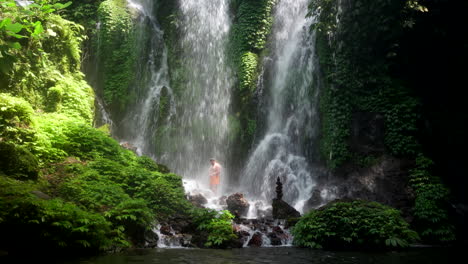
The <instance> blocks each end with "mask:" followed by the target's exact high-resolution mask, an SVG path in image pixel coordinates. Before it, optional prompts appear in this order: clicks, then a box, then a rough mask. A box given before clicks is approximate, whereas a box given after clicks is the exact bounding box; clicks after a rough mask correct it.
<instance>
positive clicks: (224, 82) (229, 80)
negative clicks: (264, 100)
mask: <svg viewBox="0 0 468 264" xmlns="http://www.w3.org/2000/svg"><path fill="white" fill-rule="evenodd" d="M228 3H229V1H228V0H210V1H199V0H180V9H181V12H182V18H183V20H182V22H181V28H180V29H181V32H182V34H181V40H180V41H181V47H182V54H181V56H182V58H183V67H185V69H187V71H186V74H187V76H186V77H187V82H186V87H184V88H183V91H181V92H180V96H179V97H178V98H177V102H176V105H177V106H176V108H177V111H178V112H177V120H176V121H175V131H174V129H173V131H174V132H173V134H171V136H170V137H171V138H172V139H174V138H175V139H177V140H171V139H168V140H163V141H162V142H161V146H158V147H160V148H161V149H162V155H161V157H162V160H161V162H163V163H164V164H168V165H169V167H170V168H172V169H173V170H174V171H175V172H177V173H179V174H181V175H183V176H184V178H185V179H187V178H190V179H193V180H195V181H196V182H197V183H198V186H199V187H206V185H207V181H208V177H207V176H208V175H207V172H208V167H209V166H210V164H209V159H210V158H211V157H214V158H216V159H217V160H219V161H220V163H221V165H223V164H224V162H225V161H226V159H225V158H226V157H225V155H226V152H227V149H226V146H227V144H226V139H227V132H228V129H227V128H228V108H229V104H230V100H231V99H230V98H231V96H230V94H231V92H230V90H231V88H232V85H233V77H232V71H231V69H229V68H228V66H227V58H226V46H227V40H228V33H229V28H230V24H231V21H230V19H229V13H228ZM227 177H228V176H227V175H223V178H222V179H221V187H222V186H223V182H226V178H227Z"/></svg>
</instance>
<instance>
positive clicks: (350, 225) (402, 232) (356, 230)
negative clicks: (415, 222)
mask: <svg viewBox="0 0 468 264" xmlns="http://www.w3.org/2000/svg"><path fill="white" fill-rule="evenodd" d="M292 233H293V235H294V244H296V245H298V246H303V247H311V248H326V249H354V248H360V249H376V248H377V249H378V248H385V247H390V248H396V247H407V246H408V245H409V243H410V242H412V241H414V240H415V239H417V238H418V235H417V233H416V232H414V231H412V230H410V229H409V224H408V223H406V222H405V221H404V220H403V218H402V217H401V216H400V212H399V211H398V210H396V209H393V208H390V207H388V206H384V205H381V204H379V203H376V202H365V201H353V202H333V203H331V204H329V205H327V206H325V207H323V208H321V209H318V210H313V211H311V212H309V213H308V214H306V215H304V216H303V217H302V218H301V219H300V220H299V222H298V223H297V224H296V225H295V226H294V228H293V230H292Z"/></svg>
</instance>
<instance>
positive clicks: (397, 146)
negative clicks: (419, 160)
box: [310, 0, 419, 168]
mask: <svg viewBox="0 0 468 264" xmlns="http://www.w3.org/2000/svg"><path fill="white" fill-rule="evenodd" d="M340 8H341V9H342V12H340V13H339V14H338V9H339V7H338V2H337V1H322V0H316V1H312V3H311V5H310V12H311V13H310V15H314V16H316V17H317V18H318V22H317V23H316V24H314V25H313V28H314V29H316V30H317V49H318V53H319V54H320V56H319V57H320V64H321V66H322V70H323V71H324V73H325V76H326V82H327V84H326V87H325V89H324V91H323V95H322V98H321V104H320V106H321V107H320V110H321V113H322V135H323V139H322V141H321V152H322V155H323V157H324V158H325V159H326V160H327V162H328V164H329V167H331V168H337V167H339V166H340V165H342V164H343V163H344V162H345V161H348V160H349V159H350V158H351V157H352V156H353V154H352V153H351V151H350V150H349V147H348V145H347V141H348V139H349V136H350V129H351V116H352V113H354V112H370V113H380V114H383V116H384V118H385V128H386V129H385V146H386V147H387V149H388V152H389V153H391V154H393V155H395V156H405V157H414V156H415V155H416V154H417V153H418V151H419V145H418V142H417V140H416V138H415V132H416V130H417V125H416V124H417V121H418V119H419V115H418V109H419V108H418V107H419V102H418V100H417V99H415V98H414V97H413V96H412V95H411V91H410V90H409V89H408V88H407V87H405V86H404V85H402V82H401V81H400V80H398V79H397V78H395V77H392V74H391V71H390V69H391V67H392V66H393V64H394V60H393V58H394V57H395V56H396V53H395V52H396V48H397V47H398V38H399V37H400V35H401V34H402V32H403V30H404V21H406V19H410V15H409V14H407V12H408V7H407V5H405V2H404V1H387V2H379V1H377V2H376V1H365V0H360V1H353V2H352V3H346V4H342V6H341V7H340ZM338 16H339V20H338V19H337V17H338Z"/></svg>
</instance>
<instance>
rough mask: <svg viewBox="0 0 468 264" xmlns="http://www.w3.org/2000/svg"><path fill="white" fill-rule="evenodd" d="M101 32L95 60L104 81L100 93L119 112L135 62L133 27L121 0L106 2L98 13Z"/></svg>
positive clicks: (123, 102) (122, 107)
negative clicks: (96, 59)
mask: <svg viewBox="0 0 468 264" xmlns="http://www.w3.org/2000/svg"><path fill="white" fill-rule="evenodd" d="M98 17H99V21H100V29H99V31H98V36H97V38H96V40H95V41H96V46H97V58H98V59H99V63H100V66H101V67H100V69H99V71H100V73H101V74H100V75H101V77H100V78H101V79H102V80H103V81H102V83H100V84H99V85H101V86H102V87H101V88H100V90H102V92H103V98H104V101H105V102H106V104H108V105H110V106H111V107H112V109H113V110H114V111H117V112H119V111H122V110H123V109H124V107H125V106H126V104H127V103H128V99H129V96H128V94H127V91H128V87H129V85H130V83H131V82H132V81H133V76H134V72H133V70H134V67H135V63H136V52H135V47H136V46H137V43H135V41H136V39H135V35H134V34H135V28H134V25H133V23H132V15H131V14H130V11H129V10H128V8H127V5H126V1H124V0H106V1H104V2H102V3H101V5H100V6H99V10H98Z"/></svg>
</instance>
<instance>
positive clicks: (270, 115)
mask: <svg viewBox="0 0 468 264" xmlns="http://www.w3.org/2000/svg"><path fill="white" fill-rule="evenodd" d="M309 2H310V1H308V0H282V1H279V2H278V3H277V4H276V6H275V12H274V22H273V28H272V35H271V44H270V53H269V55H268V56H269V59H268V60H264V65H263V67H266V68H267V69H264V70H265V74H264V75H263V74H262V75H261V77H262V78H265V80H260V81H259V82H258V85H260V87H257V90H258V91H261V92H262V94H264V96H262V98H261V100H262V102H260V103H259V105H262V107H263V108H265V109H261V112H263V113H264V114H265V116H263V117H261V118H262V119H263V120H262V121H263V122H264V123H265V128H264V131H263V132H261V133H262V134H259V135H258V138H259V140H258V142H256V144H255V148H254V149H252V151H251V152H250V156H249V158H248V160H247V163H246V165H245V167H244V169H243V171H242V178H241V180H240V189H241V190H242V191H243V192H245V193H246V195H247V196H248V197H252V198H254V199H257V200H264V201H271V199H272V198H273V197H274V188H273V187H274V184H275V181H276V179H277V178H278V177H280V178H281V180H282V181H283V184H284V185H285V188H284V191H283V200H284V201H285V202H287V203H289V204H290V205H291V206H293V207H294V208H295V209H296V210H297V211H299V212H304V210H305V209H307V208H305V207H304V206H305V204H306V202H307V201H308V199H309V198H310V196H311V194H312V192H313V189H314V187H315V185H316V180H317V178H319V176H320V174H319V173H320V171H318V170H317V168H316V166H315V164H314V162H316V159H317V155H316V153H314V152H313V151H312V149H316V142H317V138H318V128H319V122H318V121H319V114H318V95H319V89H318V85H319V83H320V82H319V79H318V75H317V74H314V73H316V72H317V58H316V57H315V46H314V43H315V40H314V39H315V34H314V33H313V32H311V31H310V30H309V28H310V25H311V24H312V23H313V18H311V17H307V6H308V5H309ZM262 85H265V87H262Z"/></svg>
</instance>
